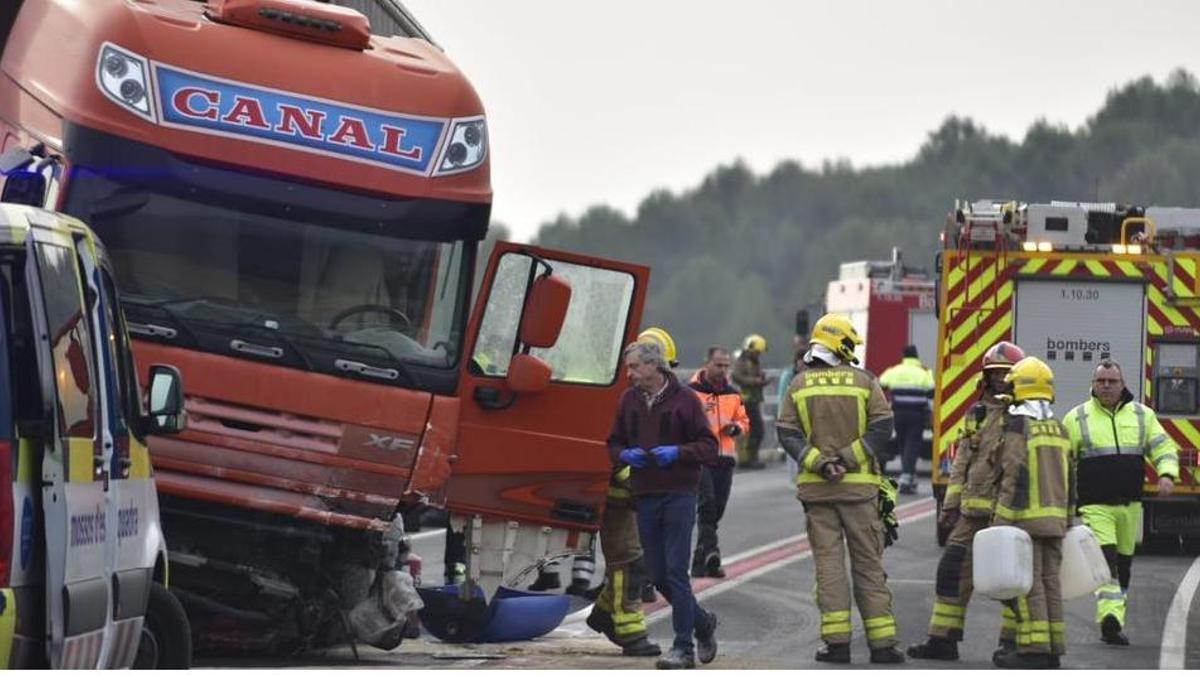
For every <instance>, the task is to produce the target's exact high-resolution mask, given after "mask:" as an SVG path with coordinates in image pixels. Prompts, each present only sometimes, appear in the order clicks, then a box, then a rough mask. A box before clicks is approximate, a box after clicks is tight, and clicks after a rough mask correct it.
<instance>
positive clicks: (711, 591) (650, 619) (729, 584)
mask: <svg viewBox="0 0 1200 675" xmlns="http://www.w3.org/2000/svg"><path fill="white" fill-rule="evenodd" d="M926 499H933V498H932V497H926ZM913 503H914V504H918V503H920V502H913ZM905 506H908V505H907V504H906V505H905ZM935 513H937V509H930V510H929V511H925V512H922V513H918V514H916V515H912V516H906V517H904V518H901V519H900V524H901V525H904V524H906V523H911V522H914V521H917V520H922V519H924V518H928V517H930V516H932V515H933V514H935ZM804 539H808V535H807V534H801V535H798V536H794V537H786V538H784V539H780V540H778V541H775V542H774V543H771V544H767V545H765V546H759V547H758V548H753V549H750V550H749V551H746V552H744V553H739V554H738V555H736V556H734V557H732V558H730V559H729V560H728V561H722V562H723V563H724V564H730V563H733V562H736V561H738V560H744V559H746V558H749V557H750V556H752V555H757V554H759V553H761V552H763V551H766V550H769V549H774V548H778V547H779V546H781V545H791V544H793V543H795V542H798V541H802V540H804ZM811 557H812V549H809V550H807V551H801V552H800V553H797V554H795V555H791V556H788V557H786V558H781V559H779V560H776V561H775V562H772V563H767V564H766V565H763V566H762V567H759V568H757V569H754V570H751V571H749V572H746V573H745V574H743V575H741V576H739V577H738V578H736V579H732V580H730V581H725V582H721V583H718V584H715V585H713V586H709V587H708V588H706V589H704V590H703V591H700V592H699V593H697V594H696V600H704V599H706V598H711V597H713V596H715V595H720V594H721V593H724V592H725V591H731V590H733V589H735V588H737V587H738V586H741V585H742V584H744V583H746V582H748V581H751V580H753V579H757V578H758V577H761V576H763V575H765V574H770V573H771V572H774V571H775V570H777V569H779V568H781V567H786V566H788V565H790V564H792V563H794V562H797V561H799V560H804V559H805V558H811ZM669 616H671V606H670V605H667V606H665V607H662V608H660V609H658V610H657V611H655V612H653V613H652V614H648V615H647V616H646V624H647V625H648V624H651V623H654V622H656V621H660V620H662V619H664V618H666V617H669Z"/></svg>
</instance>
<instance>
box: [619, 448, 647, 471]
mask: <svg viewBox="0 0 1200 675" xmlns="http://www.w3.org/2000/svg"><path fill="white" fill-rule="evenodd" d="M618 457H619V458H620V459H621V461H622V462H625V463H626V464H628V465H629V466H632V467H633V468H635V469H644V468H646V465H647V464H649V463H650V455H648V454H646V451H645V450H643V449H641V448H625V449H624V450H622V451H621V454H620V455H618Z"/></svg>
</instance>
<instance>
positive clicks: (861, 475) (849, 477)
mask: <svg viewBox="0 0 1200 675" xmlns="http://www.w3.org/2000/svg"><path fill="white" fill-rule="evenodd" d="M828 482H829V481H827V480H825V479H824V478H822V477H821V476H819V475H817V474H815V473H812V472H811V471H803V472H801V473H800V475H799V476H796V483H797V484H800V483H828ZM841 482H843V483H858V484H872V485H877V484H878V483H879V476H878V475H876V474H873V473H865V472H864V471H850V472H847V473H846V474H844V475H843V476H842V480H841Z"/></svg>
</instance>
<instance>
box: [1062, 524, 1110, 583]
mask: <svg viewBox="0 0 1200 675" xmlns="http://www.w3.org/2000/svg"><path fill="white" fill-rule="evenodd" d="M1062 551H1063V556H1062V568H1061V572H1060V576H1061V578H1062V597H1063V600H1074V599H1075V598H1082V597H1083V596H1085V595H1089V594H1091V593H1092V592H1093V591H1095V590H1096V589H1097V588H1100V586H1101V585H1102V584H1104V583H1106V582H1107V581H1108V580H1109V578H1110V577H1111V576H1112V572H1111V571H1110V570H1109V568H1108V561H1107V560H1105V559H1104V551H1101V550H1100V542H1099V540H1097V539H1096V535H1095V534H1093V533H1092V530H1091V529H1090V528H1088V526H1087V525H1076V526H1075V527H1072V528H1071V529H1069V530H1067V536H1065V537H1063V549H1062Z"/></svg>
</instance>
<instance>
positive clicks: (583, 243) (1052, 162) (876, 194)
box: [535, 70, 1200, 366]
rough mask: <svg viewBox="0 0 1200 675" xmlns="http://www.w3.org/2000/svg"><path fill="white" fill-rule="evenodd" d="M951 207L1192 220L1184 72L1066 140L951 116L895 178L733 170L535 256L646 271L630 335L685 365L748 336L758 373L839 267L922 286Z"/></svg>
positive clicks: (1194, 116) (1148, 83)
mask: <svg viewBox="0 0 1200 675" xmlns="http://www.w3.org/2000/svg"><path fill="white" fill-rule="evenodd" d="M956 198H967V199H972V200H974V199H982V198H1002V199H1010V198H1011V199H1019V200H1022V201H1027V202H1032V201H1047V200H1050V199H1062V200H1072V201H1101V202H1111V201H1115V202H1120V203H1135V204H1143V205H1151V204H1158V205H1163V206H1187V207H1196V206H1200V86H1198V84H1197V80H1196V78H1195V77H1194V76H1193V75H1192V74H1191V73H1189V72H1187V71H1185V70H1177V71H1175V72H1173V73H1172V74H1171V75H1170V76H1169V77H1167V78H1166V80H1165V81H1164V82H1162V83H1161V84H1159V83H1156V82H1155V81H1154V80H1153V79H1151V78H1150V77H1143V78H1141V79H1138V80H1136V81H1133V82H1130V83H1128V84H1125V85H1123V86H1120V87H1118V88H1116V89H1113V90H1112V91H1110V92H1109V94H1108V96H1107V98H1106V100H1105V102H1104V104H1103V106H1102V107H1101V108H1100V110H1099V111H1097V112H1096V113H1095V115H1093V116H1091V117H1090V118H1089V119H1088V120H1087V121H1086V122H1085V123H1084V124H1083V125H1082V126H1080V127H1079V128H1078V129H1074V130H1072V129H1069V128H1067V127H1066V126H1062V125H1056V124H1052V123H1050V122H1047V121H1045V120H1044V119H1043V120H1039V121H1037V122H1035V123H1034V124H1032V125H1031V126H1030V127H1029V129H1028V130H1027V131H1026V132H1025V137H1024V139H1022V140H1021V141H1020V142H1015V141H1013V140H1011V139H1009V138H1006V137H1003V136H1000V135H996V134H992V133H989V132H988V131H987V130H986V129H985V128H983V127H982V126H980V125H979V124H977V123H975V122H973V121H972V120H970V119H967V118H963V117H957V116H951V117H948V118H946V119H945V120H944V121H943V122H942V124H941V125H940V126H939V127H938V128H937V129H935V130H934V131H932V132H930V133H929V135H928V137H927V138H926V140H925V142H924V143H923V144H922V145H921V147H920V149H919V150H918V151H917V153H916V155H915V156H914V157H913V158H911V159H910V160H908V161H907V162H904V163H901V164H894V165H887V166H878V167H863V168H855V167H854V166H852V165H851V164H850V163H849V162H848V161H845V160H839V161H825V162H824V163H822V164H821V165H820V166H819V167H806V166H804V165H802V164H800V163H799V162H795V161H785V162H781V163H780V164H778V165H777V166H775V168H774V169H773V170H771V171H770V172H768V173H766V174H765V175H756V174H755V173H754V172H752V171H751V170H750V169H749V168H748V167H747V166H746V165H745V164H744V163H743V162H742V161H740V160H739V161H735V162H734V163H732V164H730V165H725V166H720V167H718V168H716V169H715V170H713V171H712V172H711V173H709V174H708V175H707V176H706V177H705V178H704V179H703V180H702V181H701V183H700V184H699V185H698V186H697V187H695V188H694V189H691V190H688V191H685V192H683V193H681V194H676V193H673V192H670V191H665V190H664V191H656V192H653V193H651V194H649V195H648V196H647V197H646V198H645V199H643V200H642V202H641V203H640V204H639V206H638V208H637V212H636V215H635V216H634V217H633V218H632V219H630V218H628V217H626V216H625V215H623V214H622V213H621V212H619V211H617V210H615V209H613V208H611V207H609V206H606V205H596V206H593V207H591V208H589V209H588V210H587V211H585V212H584V213H583V214H582V215H581V216H579V217H578V218H573V217H568V216H565V215H563V216H560V217H559V218H558V219H557V220H555V221H553V222H550V223H546V224H544V225H543V226H542V227H541V229H540V231H539V232H538V235H537V238H536V240H535V243H537V244H539V245H544V246H549V247H554V248H565V249H570V250H576V251H581V252H586V253H591V254H595V255H600V256H606V257H612V258H618V259H622V260H629V261H635V262H638V263H642V264H646V265H650V266H651V267H652V272H651V283H650V289H649V297H648V302H647V308H646V313H645V317H644V319H643V322H642V324H643V326H650V325H659V326H663V327H664V328H666V329H667V330H669V331H670V332H671V333H672V335H673V336H674V337H675V339H676V341H677V343H678V345H679V349H680V361H681V362H682V363H683V364H685V365H695V364H698V363H699V362H700V361H701V360H702V359H703V356H704V350H705V348H706V347H707V346H709V345H710V344H721V345H726V346H730V347H735V348H736V347H738V346H739V345H740V342H741V340H742V338H743V337H744V336H745V335H747V334H748V333H760V334H762V335H764V336H765V337H766V338H767V340H768V343H769V345H770V349H769V351H768V354H767V359H766V362H767V365H769V366H783V365H786V364H787V363H788V362H789V361H790V360H791V351H792V350H791V343H792V335H793V332H794V325H795V323H794V320H795V312H796V310H797V309H799V308H801V307H804V306H806V305H809V304H812V303H821V302H823V301H824V294H825V286H826V284H827V283H828V282H829V280H830V279H832V278H833V277H834V276H835V275H836V274H837V266H838V265H839V264H840V263H842V262H847V261H853V260H866V259H878V260H885V259H888V258H890V255H891V249H892V247H893V246H898V247H900V248H901V250H902V251H903V252H904V259H905V262H906V263H908V264H909V265H916V266H923V267H926V268H928V269H930V271H931V272H932V267H933V255H934V252H935V250H936V247H937V236H938V232H939V231H940V229H941V227H942V225H943V224H944V223H945V218H946V214H947V213H948V212H949V211H950V210H951V208H952V207H953V204H954V200H955V199H956Z"/></svg>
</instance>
